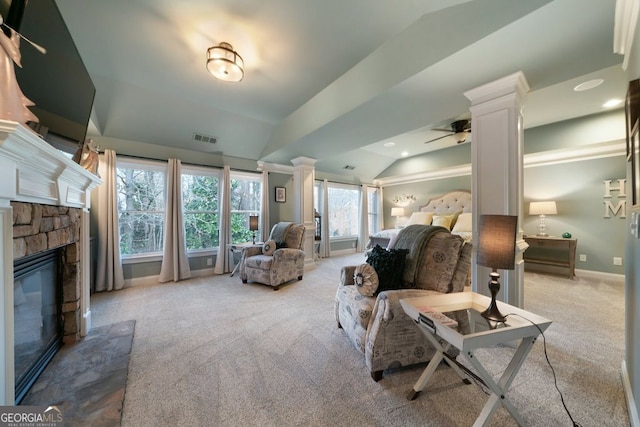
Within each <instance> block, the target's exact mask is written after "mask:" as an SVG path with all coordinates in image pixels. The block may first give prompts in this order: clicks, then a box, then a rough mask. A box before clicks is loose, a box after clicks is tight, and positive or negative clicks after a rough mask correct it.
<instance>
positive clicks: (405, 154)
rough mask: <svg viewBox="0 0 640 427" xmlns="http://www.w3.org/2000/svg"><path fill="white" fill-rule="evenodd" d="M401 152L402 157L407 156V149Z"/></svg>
mask: <svg viewBox="0 0 640 427" xmlns="http://www.w3.org/2000/svg"><path fill="white" fill-rule="evenodd" d="M401 154H402V157H407V156H408V155H409V153H408V152H407V151H403V152H402V153H401Z"/></svg>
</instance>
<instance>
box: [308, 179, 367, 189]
mask: <svg viewBox="0 0 640 427" xmlns="http://www.w3.org/2000/svg"><path fill="white" fill-rule="evenodd" d="M315 181H318V182H324V179H318V178H316V179H315ZM327 182H330V183H331V184H342V185H357V186H360V185H367V186H369V187H375V188H379V187H378V186H377V185H373V184H367V183H365V182H361V183H360V184H354V183H351V182H340V181H333V180H331V179H328V180H327Z"/></svg>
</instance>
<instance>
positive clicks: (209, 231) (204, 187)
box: [182, 166, 221, 252]
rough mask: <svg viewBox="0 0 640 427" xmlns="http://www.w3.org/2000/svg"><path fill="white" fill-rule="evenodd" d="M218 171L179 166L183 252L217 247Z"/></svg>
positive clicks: (218, 214) (218, 211) (218, 221)
mask: <svg viewBox="0 0 640 427" xmlns="http://www.w3.org/2000/svg"><path fill="white" fill-rule="evenodd" d="M220 181H221V180H220V171H219V170H215V169H211V168H204V167H197V166H183V167H182V218H183V222H184V231H185V240H186V243H187V251H188V252H193V251H201V250H207V249H209V250H213V249H215V248H217V247H218V246H220V208H219V206H220V205H219V198H218V195H219V194H220Z"/></svg>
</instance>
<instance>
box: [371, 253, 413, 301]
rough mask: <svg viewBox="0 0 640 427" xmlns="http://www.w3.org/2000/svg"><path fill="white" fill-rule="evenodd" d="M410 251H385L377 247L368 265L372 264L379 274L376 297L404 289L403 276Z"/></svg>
mask: <svg viewBox="0 0 640 427" xmlns="http://www.w3.org/2000/svg"><path fill="white" fill-rule="evenodd" d="M407 253H409V250H407V249H389V250H387V249H385V248H383V247H382V246H380V245H376V246H375V247H374V248H373V249H372V250H371V253H370V254H369V256H368V257H367V264H370V265H371V266H372V267H373V268H374V269H375V270H376V273H378V289H377V290H376V295H377V294H378V293H380V292H382V291H387V290H391V289H402V288H403V283H402V276H403V273H404V261H405V258H406V257H407Z"/></svg>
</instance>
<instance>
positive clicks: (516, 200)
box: [464, 71, 529, 307]
mask: <svg viewBox="0 0 640 427" xmlns="http://www.w3.org/2000/svg"><path fill="white" fill-rule="evenodd" d="M528 91H529V85H528V83H527V80H526V78H525V75H524V74H523V73H522V72H521V71H518V72H517V73H514V74H511V75H509V76H506V77H503V78H501V79H499V80H496V81H494V82H491V83H488V84H486V85H483V86H480V87H477V88H475V89H471V90H469V91H467V92H465V94H464V95H465V96H466V97H467V98H468V99H469V100H470V101H471V108H470V111H471V134H472V135H473V137H472V142H471V165H472V166H471V176H472V184H471V187H472V189H471V194H472V200H473V240H474V241H478V225H479V219H480V215H483V214H496V215H516V216H518V234H517V236H516V243H517V244H516V246H517V249H516V265H515V269H514V270H501V271H499V273H500V276H501V278H500V283H501V285H502V286H501V289H500V293H499V294H498V299H500V300H502V301H504V302H506V303H508V304H511V305H515V306H518V307H522V306H523V303H524V293H523V288H524V262H523V260H522V253H523V252H524V250H525V249H526V248H527V244H526V242H525V241H524V239H523V238H522V232H523V231H522V206H523V203H522V195H523V182H522V157H523V148H522V147H523V127H522V104H523V102H524V97H525V95H526V93H527V92H528ZM472 271H473V273H472V274H473V282H472V289H473V290H474V291H476V292H480V293H482V294H485V295H490V292H489V288H488V286H487V285H488V282H489V273H490V272H491V270H490V269H488V268H486V267H482V266H479V265H477V264H476V256H475V253H474V257H473V261H472Z"/></svg>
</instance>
